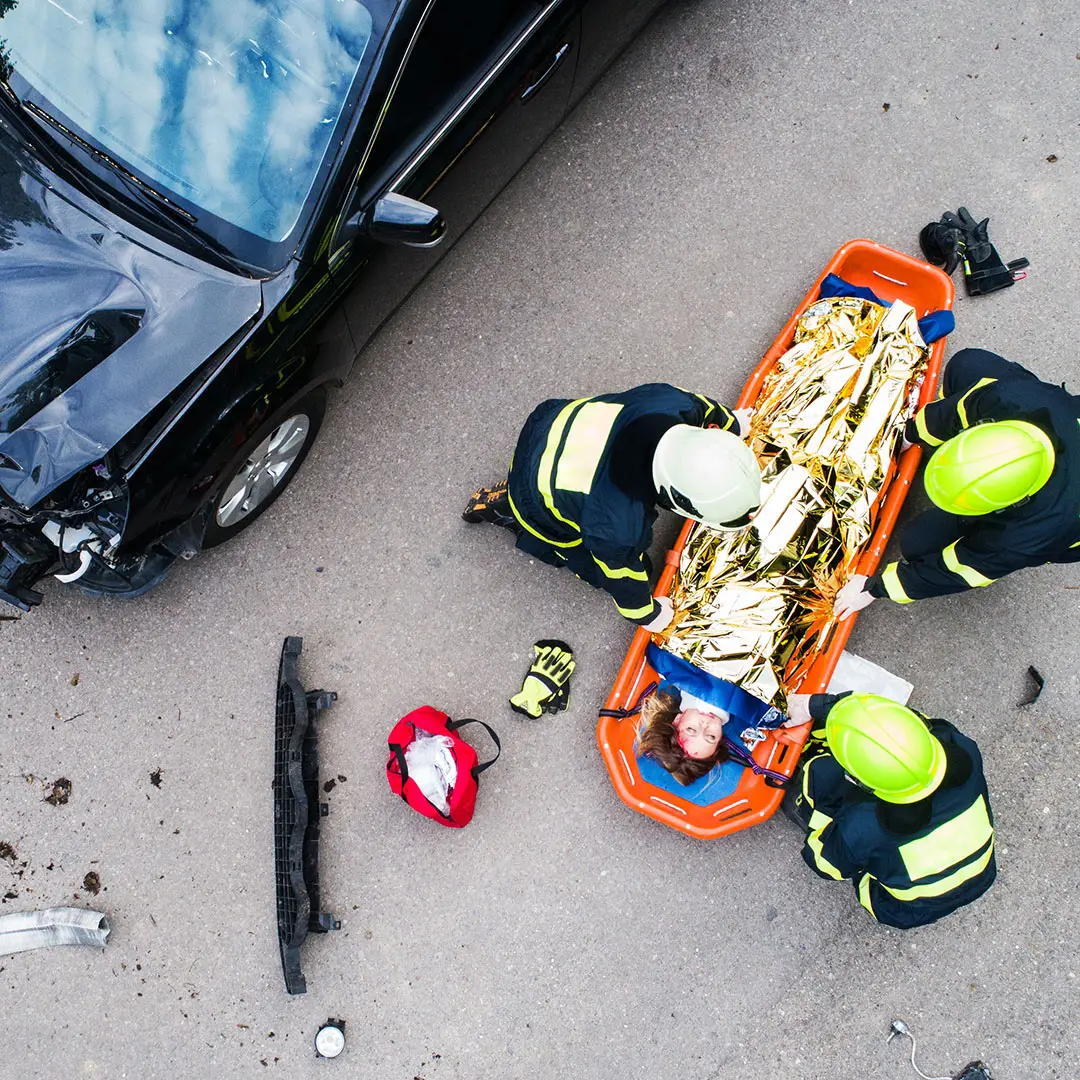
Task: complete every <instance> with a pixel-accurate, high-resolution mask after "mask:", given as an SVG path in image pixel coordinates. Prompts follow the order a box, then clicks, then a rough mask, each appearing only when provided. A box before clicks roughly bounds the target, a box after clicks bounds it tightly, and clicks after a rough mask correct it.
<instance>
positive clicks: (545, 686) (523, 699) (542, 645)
mask: <svg viewBox="0 0 1080 1080" xmlns="http://www.w3.org/2000/svg"><path fill="white" fill-rule="evenodd" d="M533 652H534V653H535V654H536V659H535V660H534V661H533V664H532V667H530V668H529V670H528V673H527V674H526V675H525V681H524V683H522V686H521V691H520V693H517V694H515V695H514V696H513V697H512V698H511V699H510V708H511V709H513V710H514V712H519V713H521V714H522V715H523V716H529V717H532V719H533V720H535V719H537V718H538V717H539V716H540V715H541V714H542V713H545V712H550V713H555V712H560V711H561V710H562V709H565V708H566V706H567V703H568V702H569V700H570V676H571V675H572V674H573V673H574V668H575V667H576V666H577V662H576V661H575V660H574V653H573V651H572V650H571V648H570V646H569V645H567V644H566V642H565V641H555V640H553V639H545V640H543V641H538V642H536V644H535V645H533Z"/></svg>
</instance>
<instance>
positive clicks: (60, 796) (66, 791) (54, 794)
mask: <svg viewBox="0 0 1080 1080" xmlns="http://www.w3.org/2000/svg"><path fill="white" fill-rule="evenodd" d="M70 798H71V781H70V780H69V779H68V778H67V777H66V776H61V777H60V779H59V780H54V781H53V786H52V791H51V792H50V793H49V794H48V795H46V796H45V801H46V802H47V803H48V804H49V805H50V806H64V805H65V804H66V803H67V801H68V799H70Z"/></svg>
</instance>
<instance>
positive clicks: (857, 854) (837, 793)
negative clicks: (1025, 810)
mask: <svg viewBox="0 0 1080 1080" xmlns="http://www.w3.org/2000/svg"><path fill="white" fill-rule="evenodd" d="M816 697H817V695H815V698H816ZM829 698H830V696H829V695H821V697H820V698H818V700H819V701H826V700H829ZM813 705H814V699H812V704H811V714H812V715H814V716H815V718H816V717H817V716H819V715H821V710H820V709H815V708H814V707H813ZM924 719H925V718H924ZM927 724H928V726H929V728H930V730H931V731H932V732H933V733H934V735H935V736H936V737H937V738H938V740H939V741H940V742H941V743H942V745H943V746H945V747H946V750H947V751H948V750H949V748H950V747H953V748H955V749H958V750H961V751H963V755H966V758H967V760H968V761H969V762H970V770H969V771H968V770H965V771H964V772H961V774H960V776H959V777H958V778H957V779H956V782H952V783H950V782H949V780H950V778H949V775H948V774H947V775H946V780H945V782H943V783H942V785H941V787H939V788H938V789H937V791H935V792H934V794H933V795H931V796H930V800H931V804H930V817H929V820H928V821H927V822H926V824H925V826H924V827H923V828H921V829H918V830H917V831H916V832H912V833H897V832H893V831H891V830H890V829H889V828H888V817H887V811H886V812H885V813H884V814H883V810H884V809H885V807H884V804H883V803H881V801H880V800H878V799H876V798H875V797H874V796H873V795H871V794H870V793H869V792H867V791H864V790H863V789H862V788H859V787H857V786H856V785H855V784H853V783H852V782H851V781H850V780H848V779H847V777H846V776H845V774H844V770H843V768H842V767H841V766H840V764H839V762H837V760H836V759H835V758H834V757H833V756H832V754H830V753H829V752H828V751H827V750H822V752H820V753H818V754H817V755H815V756H812V757H811V758H810V759H809V761H807V762H806V763H805V765H804V766H803V794H804V796H805V797H806V800H807V802H808V804H809V805H810V806H811V807H812V809H813V816H812V817H811V819H810V834H809V836H808V837H807V839H806V844H805V845H804V847H803V852H802V854H803V859H804V860H805V862H806V864H807V865H808V866H809V867H810V868H811V869H812V870H814V871H816V872H817V873H818V874H820V875H821V876H822V877H824V878H832V879H834V880H842V879H848V880H850V881H851V883H852V884H853V885H854V887H855V894H856V896H858V898H859V903H860V904H862V906H863V907H864V908H866V910H867V911H868V912H870V914H871V915H873V917H874V918H875V919H876V920H877V921H878V922H881V923H886V924H887V925H889V926H895V927H899V928H900V929H908V928H910V927H913V926H924V925H926V924H927V923H931V922H935V921H936V920H937V919H940V918H941V917H942V916H944V915H948V914H949V913H950V912H952V911H955V910H956V909H957V908H959V907H963V906H964V905H965V904H970V903H971V902H972V901H973V900H976V899H977V898H978V897H980V896H982V894H983V893H984V892H986V890H987V889H989V888H990V886H991V885H992V884H993V882H994V878H995V877H996V876H997V864H996V862H995V859H994V817H993V813H992V811H991V809H990V795H989V793H988V791H987V788H986V778H985V777H984V775H983V766H982V755H981V754H980V753H979V748H978V746H976V744H975V743H974V742H973V741H972V740H971V739H969V738H968V737H967V736H966V735H963V734H961V733H960V732H959V731H957V730H956V728H955V727H953V726H952V724H950V723H948V721H946V720H928V721H927ZM963 755H961V761H962V760H963ZM949 768H950V770H951V769H952V768H953V765H952V762H951V761H950V766H949Z"/></svg>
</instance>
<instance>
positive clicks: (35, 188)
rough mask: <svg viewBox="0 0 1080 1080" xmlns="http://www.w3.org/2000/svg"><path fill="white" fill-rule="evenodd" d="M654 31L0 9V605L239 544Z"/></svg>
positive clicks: (278, 8) (128, 581) (604, 1)
mask: <svg viewBox="0 0 1080 1080" xmlns="http://www.w3.org/2000/svg"><path fill="white" fill-rule="evenodd" d="M658 5H659V0H588V2H586V3H582V2H580V0H579V2H573V0H546V2H545V0H403V2H400V3H394V2H393V0H363V2H361V0H171V2H170V3H168V4H154V3H149V2H147V0H0V335H2V337H0V543H2V545H3V549H2V558H0V598H2V599H4V600H7V601H8V602H10V603H13V604H16V605H17V606H19V607H21V608H24V609H27V610H28V609H29V608H30V607H31V606H32V605H34V604H36V603H39V602H40V600H41V594H40V593H39V592H37V591H35V590H34V585H35V583H37V582H38V581H39V580H40V579H41V578H42V577H43V576H44V575H46V574H49V573H55V574H56V576H57V578H59V579H60V580H61V581H69V582H77V583H78V585H79V586H80V587H81V588H83V589H84V590H87V591H90V592H93V593H109V594H114V595H124V596H135V595H138V594H139V593H141V592H144V591H146V590H147V589H149V588H151V587H152V586H153V585H154V584H156V583H157V582H158V581H160V580H161V578H162V577H163V576H164V574H165V573H166V572H167V570H168V568H169V566H170V565H171V564H172V563H173V561H175V559H177V558H190V557H191V556H192V555H194V554H195V553H196V552H198V551H199V550H200V549H202V548H206V547H212V546H214V545H217V544H220V543H222V542H224V541H226V540H228V539H230V538H231V537H233V536H235V535H236V534H237V533H239V532H240V531H241V530H242V529H244V528H245V527H246V526H248V525H249V524H251V522H253V521H254V520H255V518H257V517H258V515H259V514H260V513H262V512H263V510H265V509H266V508H267V507H268V506H269V505H270V504H271V503H272V502H273V501H274V499H275V498H276V497H277V496H278V495H279V494H280V493H281V491H282V490H283V489H284V487H285V486H286V484H288V482H289V480H290V479H291V478H292V477H293V475H294V474H295V472H296V470H297V469H298V468H299V467H300V465H301V463H302V462H303V460H304V457H305V456H306V455H307V452H308V450H309V449H310V448H311V444H312V442H313V440H314V439H315V436H316V434H317V433H318V430H319V426H320V424H321V422H322V418H323V413H324V410H325V408H326V395H327V388H328V387H329V386H332V385H337V384H340V382H341V380H342V379H343V378H344V377H345V376H346V374H347V373H348V371H349V368H350V367H351V365H352V362H353V360H354V358H355V356H356V354H357V352H358V351H359V349H360V348H361V347H362V346H363V345H364V343H365V342H366V341H367V340H368V339H369V338H370V337H371V336H372V334H373V333H374V332H375V331H376V330H377V329H378V327H379V326H380V325H381V324H382V322H383V321H384V320H385V319H386V318H387V317H388V316H389V315H390V314H391V312H392V311H393V310H394V309H395V308H396V307H397V306H398V304H400V303H401V301H402V300H403V299H404V297H405V296H406V295H407V294H408V293H409V291H410V290H411V289H412V288H413V287H414V286H415V285H416V284H417V283H418V282H419V280H420V279H421V278H422V277H423V276H424V274H426V273H427V271H428V270H430V269H431V267H432V266H433V265H434V263H435V262H436V261H437V260H438V258H439V257H440V255H441V254H442V253H443V252H444V251H445V249H447V248H448V247H449V246H450V243H452V241H453V240H454V239H455V238H456V237H457V236H458V235H460V234H461V232H462V231H464V229H465V228H466V227H467V226H468V225H469V224H470V223H471V222H472V221H473V220H474V219H475V218H476V216H477V215H478V214H479V213H480V212H481V211H482V210H483V208H484V207H485V206H486V205H487V204H488V203H489V202H490V201H491V200H492V199H493V198H494V197H495V195H496V194H497V193H498V192H499V191H500V190H501V189H502V187H503V186H504V185H505V184H506V183H507V181H508V180H509V179H510V178H511V177H512V176H513V174H514V173H515V172H516V171H517V170H518V169H519V168H520V167H521V165H522V164H524V162H525V161H526V160H527V159H528V158H529V156H530V155H531V154H532V153H533V152H534V151H535V150H536V148H537V147H538V146H539V145H540V144H541V142H543V140H544V139H545V138H546V137H547V135H548V134H550V132H551V131H552V130H553V129H554V128H555V126H556V125H557V124H558V123H559V121H560V120H561V119H562V117H563V116H564V115H565V114H566V112H567V110H568V109H569V108H570V107H571V106H572V105H573V104H574V103H575V102H576V100H577V99H578V98H579V97H580V95H581V94H582V93H584V91H585V90H586V89H587V88H588V86H589V85H590V84H591V83H592V82H593V81H595V79H596V78H597V77H598V75H599V74H600V73H601V72H602V71H603V70H604V68H605V67H606V66H607V64H608V63H609V62H610V61H611V60H612V59H613V58H614V56H615V55H616V54H617V53H618V51H619V50H620V49H621V48H622V46H623V45H625V44H626V42H627V41H629V40H630V38H631V37H632V36H633V34H634V33H635V32H636V31H637V30H638V29H639V28H640V27H641V26H642V25H643V24H644V22H645V21H646V20H647V18H648V16H649V15H650V14H651V13H652V11H653V9H654V8H655V7H657V6H658ZM436 245H438V246H436Z"/></svg>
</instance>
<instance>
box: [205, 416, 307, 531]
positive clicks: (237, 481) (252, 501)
mask: <svg viewBox="0 0 1080 1080" xmlns="http://www.w3.org/2000/svg"><path fill="white" fill-rule="evenodd" d="M310 429H311V422H310V421H309V420H308V418H307V416H305V415H304V414H303V413H298V414H297V415H295V416H290V417H289V418H288V419H287V420H284V421H282V422H281V423H280V424H278V426H277V427H276V428H274V430H273V431H271V432H270V434H269V435H268V436H267V437H266V438H265V439H263V441H262V442H261V443H259V445H258V446H256V447H255V449H254V450H252V451H251V453H250V454H249V455H248V458H247V460H246V461H245V462H244V463H243V465H241V466H240V468H239V469H238V470H237V472H236V475H235V476H234V477H233V478H232V480H231V481H230V482H229V484H228V486H227V487H226V488H225V490H224V492H223V493H222V495H221V498H220V500H219V501H218V508H217V513H216V514H215V515H214V516H215V520H216V521H217V523H218V526H219V527H220V528H222V529H228V528H230V527H231V526H233V525H236V524H238V523H239V522H241V521H243V520H244V518H246V517H247V516H248V515H249V514H252V513H254V512H255V511H256V510H258V509H259V507H260V506H262V505H263V504H264V503H265V502H266V501H267V500H268V499H269V498H270V497H271V496H272V495H273V493H274V492H275V491H276V490H277V489H278V487H280V485H281V483H282V481H283V480H284V479H285V477H287V476H288V475H289V473H290V472H291V471H292V469H293V466H294V465H295V464H296V459H297V458H298V457H299V456H300V453H301V451H302V450H303V449H304V446H305V445H306V444H307V439H308V432H309V431H310Z"/></svg>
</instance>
